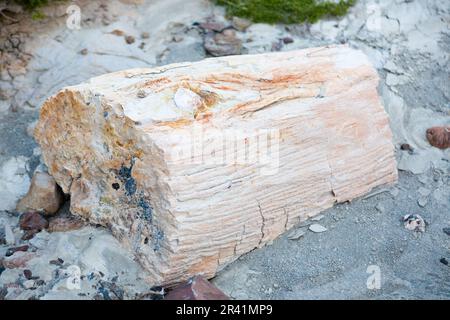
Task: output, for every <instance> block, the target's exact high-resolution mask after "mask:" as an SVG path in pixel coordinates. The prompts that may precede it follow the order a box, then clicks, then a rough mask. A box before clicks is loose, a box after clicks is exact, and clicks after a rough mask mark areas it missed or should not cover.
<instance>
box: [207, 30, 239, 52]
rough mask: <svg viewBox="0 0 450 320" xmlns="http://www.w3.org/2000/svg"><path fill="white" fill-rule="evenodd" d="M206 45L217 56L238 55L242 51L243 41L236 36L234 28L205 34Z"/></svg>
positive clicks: (208, 50)
mask: <svg viewBox="0 0 450 320" xmlns="http://www.w3.org/2000/svg"><path fill="white" fill-rule="evenodd" d="M204 47H205V50H206V51H207V52H208V53H210V54H211V55H213V56H215V57H220V56H228V55H237V54H240V53H241V48H242V41H241V40H240V39H238V38H237V37H236V33H235V32H234V30H231V29H227V30H224V31H223V32H221V33H216V34H214V33H213V32H209V33H208V34H207V35H206V36H205V42H204Z"/></svg>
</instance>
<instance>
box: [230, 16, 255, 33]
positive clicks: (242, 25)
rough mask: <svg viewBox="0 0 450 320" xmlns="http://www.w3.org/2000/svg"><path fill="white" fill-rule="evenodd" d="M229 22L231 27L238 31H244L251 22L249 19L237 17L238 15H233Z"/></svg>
mask: <svg viewBox="0 0 450 320" xmlns="http://www.w3.org/2000/svg"><path fill="white" fill-rule="evenodd" d="M231 24H232V26H233V28H235V29H236V30H238V31H245V30H247V28H248V27H250V25H251V24H252V22H251V21H250V20H247V19H244V18H239V17H233V19H232V21H231Z"/></svg>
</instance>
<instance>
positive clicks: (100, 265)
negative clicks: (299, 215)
mask: <svg viewBox="0 0 450 320" xmlns="http://www.w3.org/2000/svg"><path fill="white" fill-rule="evenodd" d="M124 2H130V1H124ZM131 2H133V1H131ZM137 2H139V1H137ZM77 3H79V4H80V7H81V13H82V16H81V17H82V20H81V28H80V29H79V30H72V29H69V28H68V27H67V26H66V19H67V16H66V9H67V4H61V5H57V6H54V7H49V8H45V9H43V12H44V13H45V14H46V15H47V17H48V18H46V19H45V20H43V21H22V22H21V23H10V22H8V23H6V22H4V23H5V24H4V28H3V27H2V28H1V31H0V36H1V39H2V40H1V42H2V51H3V53H6V54H4V55H3V57H2V60H3V61H2V63H3V64H4V65H3V68H2V69H1V73H0V172H1V175H0V225H3V227H0V236H1V233H3V236H4V234H5V233H6V231H5V230H6V229H8V230H9V228H10V229H11V230H12V233H13V236H14V239H13V240H12V242H14V243H15V244H16V245H19V244H22V243H24V241H22V240H19V239H20V230H18V228H17V219H18V218H17V214H15V212H14V207H15V202H16V201H17V200H18V199H19V198H20V197H21V196H23V194H24V193H25V192H26V191H27V189H28V185H29V183H30V177H31V176H32V174H33V171H34V170H35V168H36V167H37V166H38V165H39V164H40V162H41V161H40V150H39V148H37V145H36V144H35V142H34V140H33V139H32V137H31V136H30V135H29V133H27V131H28V132H29V131H30V130H29V129H30V128H31V127H32V123H33V121H35V119H37V117H38V110H39V106H40V105H41V103H42V102H43V101H44V100H45V98H46V97H47V96H49V95H50V94H53V93H55V92H56V91H57V90H59V89H60V88H62V87H63V86H66V85H71V84H76V83H79V82H81V81H84V80H87V79H89V78H90V77H92V76H95V75H99V74H103V73H106V72H112V71H116V70H121V69H126V68H133V67H143V66H154V65H162V64H167V63H171V62H181V61H194V60H199V59H202V58H204V57H206V56H207V54H206V52H205V50H204V47H203V40H204V34H203V33H202V31H201V30H200V29H199V28H198V27H197V26H196V22H203V21H206V19H207V18H208V17H211V16H213V17H214V18H215V20H217V21H223V22H226V20H225V18H224V12H223V10H222V9H221V8H217V7H213V6H212V5H211V4H210V3H209V2H208V1H206V0H194V1H189V2H188V1H181V0H171V1H162V0H157V1H146V2H145V3H143V4H125V3H122V2H119V1H114V2H110V1H109V2H108V1H95V2H88V1H78V2H77ZM449 25H450V5H449V4H448V2H447V1H445V0H442V1H439V0H428V1H418V0H415V1H414V0H413V1H384V0H383V1H375V0H360V1H358V3H357V5H356V6H355V7H354V8H352V9H351V11H350V13H349V14H348V15H347V16H346V17H345V18H343V19H340V20H326V21H321V22H319V23H316V24H314V25H293V26H284V25H276V26H269V25H265V24H253V25H251V26H250V27H249V28H248V29H247V30H246V31H245V32H237V37H238V38H240V39H241V40H242V43H243V49H242V52H241V53H242V54H245V53H257V52H267V51H271V50H293V49H298V48H306V47H312V46H319V45H325V44H331V43H348V44H349V45H350V46H352V47H355V48H359V49H361V50H363V51H364V52H365V53H366V54H367V55H368V56H369V58H370V60H371V61H372V63H373V64H374V66H375V67H376V68H377V70H378V72H379V74H380V78H381V81H380V86H379V92H380V95H381V96H382V99H383V103H384V106H385V109H386V111H387V112H388V114H389V116H390V119H391V128H392V130H393V132H394V143H395V145H396V149H397V151H396V155H397V159H398V167H399V169H400V170H401V171H400V173H399V176H400V178H399V182H398V184H397V185H396V186H395V187H391V188H388V189H384V188H380V189H379V190H378V191H379V192H380V193H378V194H376V195H373V196H370V197H368V198H366V199H364V198H362V199H357V200H355V201H353V202H352V203H345V204H339V205H337V206H335V207H334V208H332V209H329V210H327V211H326V212H324V217H323V219H321V220H320V221H318V222H317V223H319V224H321V225H323V226H325V227H326V228H327V231H325V232H323V233H313V232H311V231H307V226H306V227H304V229H305V231H306V232H305V235H304V236H303V237H301V238H300V239H298V240H289V239H288V238H287V235H283V236H281V237H280V238H279V239H277V240H275V241H274V242H273V243H272V244H271V245H269V246H266V247H264V248H262V249H257V250H254V251H252V252H250V253H248V254H246V255H244V256H243V257H241V258H240V259H238V260H237V261H236V262H234V263H233V264H231V265H229V266H228V267H226V268H225V269H224V270H222V271H221V272H219V273H218V275H217V276H216V277H215V278H214V279H213V282H214V283H215V284H216V285H217V286H218V287H220V288H221V289H222V290H223V291H224V292H226V293H227V294H229V295H230V296H231V297H233V298H237V299H244V298H249V299H265V298H268V299H316V298H317V299H327V298H331V299H335V298H343V299H365V298H377V299H382V298H394V299H403V298H406V299H412V298H437V299H448V298H450V267H449V266H448V265H445V264H444V263H442V262H441V261H440V260H442V258H445V259H447V261H450V237H449V236H448V235H447V234H445V233H444V232H443V230H442V229H443V228H444V227H450V163H449V161H450V153H449V151H445V152H444V151H441V150H438V149H436V148H432V147H431V146H430V145H429V144H428V143H427V141H426V140H425V134H424V132H425V130H426V128H428V127H430V126H433V125H441V124H445V123H446V124H449V123H450V89H449V88H450V86H449V76H450V63H449V49H450V27H449ZM37 30H38V32H36V31H37ZM113 30H121V31H123V33H124V34H125V36H127V35H131V36H133V37H134V40H135V41H134V42H133V43H131V44H127V43H126V41H125V39H124V36H118V35H115V34H114V33H112V31H113ZM143 32H147V33H148V37H147V35H143ZM285 37H289V38H291V39H292V40H293V42H292V43H288V44H284V43H283V42H282V41H280V39H283V38H285ZM5 62H6V64H5ZM5 65H6V67H5ZM402 143H408V144H410V145H411V146H412V148H413V150H412V151H411V152H408V151H403V150H400V148H399V147H400V145H401V144H402ZM63 210H67V206H66V207H65V208H63ZM405 214H420V215H421V216H422V217H423V218H425V220H426V221H427V223H428V225H427V228H426V231H425V232H424V233H419V234H417V233H414V232H411V231H408V230H406V229H405V228H404V227H403V223H402V222H401V221H400V219H401V217H402V216H403V215H405ZM5 226H6V227H5ZM2 228H3V229H2ZM298 228H301V226H299V227H298ZM288 234H289V232H288ZM30 244H31V246H32V247H33V250H34V251H35V252H34V254H35V257H33V259H32V260H30V264H29V266H28V268H29V269H30V270H32V272H33V274H34V275H38V276H40V277H41V279H44V280H45V284H43V285H40V286H38V288H34V287H33V288H27V286H26V285H24V282H25V281H24V279H23V275H21V274H22V273H23V269H20V268H19V269H7V270H5V271H3V272H2V273H1V276H0V287H1V286H4V287H3V288H6V291H5V289H2V290H3V295H6V298H7V299H28V298H33V297H34V298H42V299H49V298H80V299H91V298H94V297H95V298H114V297H118V298H120V297H123V298H136V297H137V295H139V294H140V293H142V292H145V291H148V287H149V286H147V285H143V284H142V281H141V275H142V272H141V270H140V267H139V266H138V265H137V264H136V263H135V262H134V261H133V259H132V257H131V256H129V255H128V254H127V253H126V252H123V251H122V250H121V248H120V245H119V244H118V243H117V242H116V241H115V240H114V239H113V238H112V236H111V235H109V233H108V232H107V231H106V230H104V229H102V228H95V227H92V226H90V227H86V228H83V229H82V230H78V231H72V232H67V233H52V234H48V233H46V232H41V233H40V234H38V235H37V236H36V237H35V239H33V240H32V241H31V243H30ZM11 245H12V244H10V245H1V246H0V254H1V255H2V256H3V255H4V253H5V252H6V250H7V248H8V247H10V246H11ZM58 257H60V258H62V259H63V260H64V264H62V265H61V266H55V265H50V264H49V263H48V261H49V260H52V259H56V258H58ZM71 265H77V266H80V268H81V270H80V272H81V274H82V275H83V277H82V286H81V289H79V290H67V288H66V287H65V286H64V285H62V284H64V283H65V281H66V279H67V270H68V269H69V267H70V266H71ZM368 268H369V269H368ZM374 268H375V269H374ZM371 270H377V272H378V271H379V274H380V276H381V286H380V288H379V289H370V288H368V286H367V280H368V278H369V277H370V276H371V275H372V274H371V273H370V272H369V273H368V271H371ZM99 271H101V273H99ZM102 274H103V275H102ZM93 283H94V284H95V286H94V288H93V287H92V284H93ZM112 284H114V285H116V287H120V290H122V291H120V290H118V289H117V288H116V287H113V286H112ZM114 288H115V289H114ZM117 291H120V292H119V293H118V292H117ZM105 292H106V293H105ZM0 293H1V290H0Z"/></svg>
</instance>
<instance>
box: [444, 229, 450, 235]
mask: <svg viewBox="0 0 450 320" xmlns="http://www.w3.org/2000/svg"><path fill="white" fill-rule="evenodd" d="M442 231H444V233H445V234H446V235H448V236H450V227H446V228H443V229H442Z"/></svg>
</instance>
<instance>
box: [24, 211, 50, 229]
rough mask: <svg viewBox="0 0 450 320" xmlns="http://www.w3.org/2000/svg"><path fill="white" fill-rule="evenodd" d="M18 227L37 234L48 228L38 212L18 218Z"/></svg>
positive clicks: (45, 220)
mask: <svg viewBox="0 0 450 320" xmlns="http://www.w3.org/2000/svg"><path fill="white" fill-rule="evenodd" d="M19 226H20V229H22V230H26V231H27V230H31V231H36V232H39V231H41V230H44V229H45V228H47V227H48V221H47V219H45V218H44V217H43V216H42V215H40V214H39V213H38V212H26V213H24V214H22V215H21V216H20V219H19Z"/></svg>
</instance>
